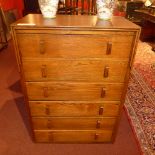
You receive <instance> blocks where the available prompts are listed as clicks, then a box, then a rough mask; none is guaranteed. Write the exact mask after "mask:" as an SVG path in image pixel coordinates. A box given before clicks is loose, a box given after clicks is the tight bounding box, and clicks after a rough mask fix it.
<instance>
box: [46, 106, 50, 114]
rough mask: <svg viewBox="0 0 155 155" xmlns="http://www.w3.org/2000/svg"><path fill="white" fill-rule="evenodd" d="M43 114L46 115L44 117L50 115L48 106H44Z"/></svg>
mask: <svg viewBox="0 0 155 155" xmlns="http://www.w3.org/2000/svg"><path fill="white" fill-rule="evenodd" d="M45 113H46V115H50V106H49V105H46V107H45Z"/></svg>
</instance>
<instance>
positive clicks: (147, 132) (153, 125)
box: [125, 42, 155, 155]
mask: <svg viewBox="0 0 155 155" xmlns="http://www.w3.org/2000/svg"><path fill="white" fill-rule="evenodd" d="M125 110H126V112H127V114H128V117H129V120H130V122H131V125H132V128H133V131H134V133H135V135H136V138H137V140H138V142H139V145H140V148H141V150H142V154H144V155H155V53H154V52H153V51H152V50H151V46H150V45H149V44H147V43H145V42H139V44H138V48H137V52H136V56H135V61H134V66H133V69H132V72H131V77H130V82H129V86H128V91H127V96H126V101H125Z"/></svg>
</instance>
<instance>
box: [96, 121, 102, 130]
mask: <svg viewBox="0 0 155 155" xmlns="http://www.w3.org/2000/svg"><path fill="white" fill-rule="evenodd" d="M100 127H101V121H99V120H97V122H96V128H97V129H99V128H100Z"/></svg>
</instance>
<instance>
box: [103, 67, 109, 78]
mask: <svg viewBox="0 0 155 155" xmlns="http://www.w3.org/2000/svg"><path fill="white" fill-rule="evenodd" d="M108 76H109V67H108V66H106V67H104V77H105V78H107V77H108Z"/></svg>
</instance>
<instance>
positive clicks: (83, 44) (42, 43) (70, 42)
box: [17, 31, 133, 58]
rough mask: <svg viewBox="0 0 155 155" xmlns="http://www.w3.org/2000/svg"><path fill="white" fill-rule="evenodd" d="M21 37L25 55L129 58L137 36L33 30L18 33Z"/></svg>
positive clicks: (36, 56)
mask: <svg viewBox="0 0 155 155" xmlns="http://www.w3.org/2000/svg"><path fill="white" fill-rule="evenodd" d="M40 33H41V31H40ZM17 38H18V45H19V49H20V51H21V54H22V57H24V58H31V57H33V58H102V57H107V58H128V57H129V54H130V48H131V46H132V40H133V36H126V35H114V36H113V35H111V34H109V36H106V35H94V34H89V35H87V34H83V35H79V34H78V32H77V34H74V35H73V34H72V35H70V34H69V35H68V34H66V35H49V34H33V37H32V36H31V34H18V35H17ZM64 38H65V39H64ZM109 43H111V48H109ZM27 45H28V46H27ZM60 45H63V48H61V46H60ZM77 45H78V46H77ZM88 45H89V46H88ZM122 49H123V50H122ZM109 50H110V52H109ZM27 51H29V52H27Z"/></svg>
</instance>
